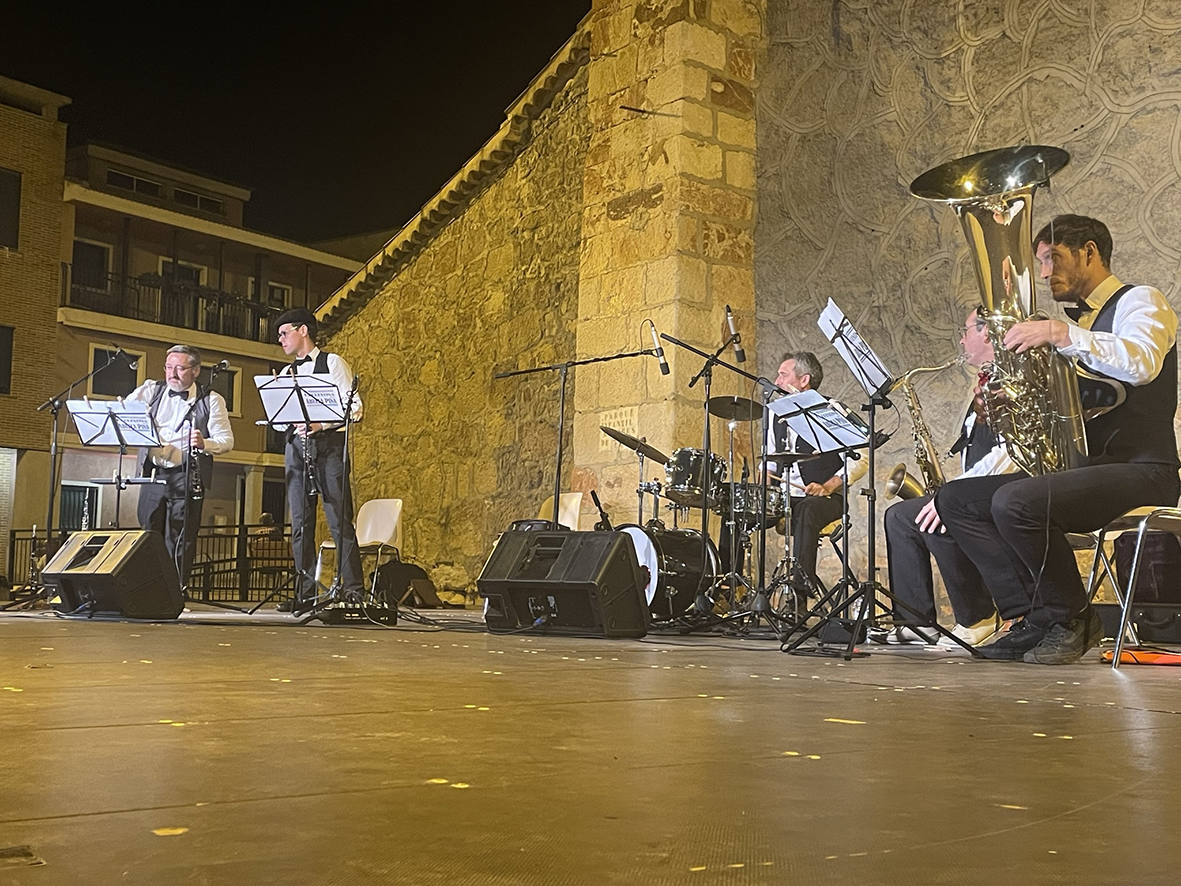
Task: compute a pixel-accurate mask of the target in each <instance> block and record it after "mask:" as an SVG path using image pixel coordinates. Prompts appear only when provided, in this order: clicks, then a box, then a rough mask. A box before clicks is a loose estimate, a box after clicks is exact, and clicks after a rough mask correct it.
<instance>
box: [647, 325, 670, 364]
mask: <svg viewBox="0 0 1181 886" xmlns="http://www.w3.org/2000/svg"><path fill="white" fill-rule="evenodd" d="M648 322H649V326H648V330H649V331H650V332H651V333H652V347H654V348H655V349H656V359H657V360H659V361H660V374H661V375H668V371H669V370H668V361H667V360H665V359H664V348H662V347H661V346H660V338H659V337H658V336H657V335H656V324H655V323H652V321H648Z"/></svg>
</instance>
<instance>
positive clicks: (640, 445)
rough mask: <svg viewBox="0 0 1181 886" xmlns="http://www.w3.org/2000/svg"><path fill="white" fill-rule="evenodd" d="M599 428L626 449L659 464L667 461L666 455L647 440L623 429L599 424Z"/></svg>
mask: <svg viewBox="0 0 1181 886" xmlns="http://www.w3.org/2000/svg"><path fill="white" fill-rule="evenodd" d="M599 430H600V431H602V432H603V433H604V434H606V435H607V436H608V437H610V438H611V439H612V440H614V441H615V442H616V443H622V444H623V445H624V446H626V447H627V448H628V449H631V450H633V451H635V452H638V453H639V454H640V455H642V456H644V458H650V459H652V461H656V462H660V464H666V463H667V462H668V456H667V455H665V454H664V453H663V452H661V451H660V450H659V449H657V448H656V447H655V446H653V445H652V444H651V443H649V442H648V441H647V440H644V439H642V438H637V437H633V436H632V435H631V434H625V433H624V432H623V431H617V430H616V429H615V428H609V427H607V426H606V425H599Z"/></svg>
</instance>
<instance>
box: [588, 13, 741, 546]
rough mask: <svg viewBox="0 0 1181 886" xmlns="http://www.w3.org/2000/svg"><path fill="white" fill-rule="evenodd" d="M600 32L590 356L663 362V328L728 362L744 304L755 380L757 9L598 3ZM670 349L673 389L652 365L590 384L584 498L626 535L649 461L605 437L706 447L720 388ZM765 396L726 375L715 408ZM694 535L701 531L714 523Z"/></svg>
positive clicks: (595, 53) (601, 373) (603, 374)
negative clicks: (706, 419) (730, 326)
mask: <svg viewBox="0 0 1181 886" xmlns="http://www.w3.org/2000/svg"><path fill="white" fill-rule="evenodd" d="M590 29H591V59H592V62H591V68H590V82H589V99H588V112H589V115H590V121H591V127H592V135H591V147H590V152H589V154H588V157H587V165H586V179H585V182H586V184H585V189H584V197H585V201H584V204H583V207H582V212H583V247H582V260H581V274H580V279H579V286H580V294H579V311H578V319H579V323H578V353H579V356H595V355H600V354H604V353H611V352H612V351H615V350H623V349H626V347H627V346H631V347H632V348H636V347H651V339H650V337H649V333H648V332H647V331H646V330H645V328H644V322H645V320H647V319H651V320H652V321H654V322H655V324H656V326H657V327H658V328H659V330H660V331H661V332H662V333H665V334H671V335H673V336H674V337H676V338H678V339H680V340H681V341H684V342H687V343H688V344H690V345H692V346H694V347H696V348H698V349H699V350H702V351H705V352H706V353H712V352H713V351H714V350H715V349H716V348H717V347H718V346H719V345H720V344H721V343H722V342H724V341H725V340H726V338H727V333H726V322H725V307H726V305H727V304H729V305H730V306H731V307H732V309H733V311H734V313H735V315H736V317H737V323H738V328H739V331H740V333H741V334H742V335H743V336H744V345H745V349H746V351H747V353H748V354H749V355H750V362H749V363H748V364H747V366H748V367H752V366H753V365H754V355H755V350H756V348H755V344H756V342H755V336H754V323H753V319H754V305H755V299H754V295H755V287H754V274H753V252H754V231H755V192H754V186H755V178H754V151H755V120H754V93H755V84H756V59H757V58H758V55H759V53H760V50H761V40H762V18H761V15H760V14H759V10H758V7H757V4H753V3H749V2H744V0H713V2H710V3H705V2H702V0H639V2H636V0H597V2H595V3H594V6H593V10H592V14H591V19H590ZM663 347H664V349H665V351H666V354H667V358H668V362H669V364H670V366H671V374H670V375H668V376H664V375H661V374H660V371H659V367H658V365H657V363H656V361H654V360H651V359H645V360H643V361H637V362H629V363H627V364H622V363H604V364H599V365H597V366H596V367H588V368H586V369H581V370H579V376H578V386H577V409H578V414H577V417H576V419H575V437H576V445H575V456H576V460H577V463H578V466H579V471H578V473H577V475H576V476H575V477H574V484H575V487H576V488H578V489H590V488H597V489H598V491H599V494H600V495H601V496H602V497H603V499H604V500H605V501H606V502H607V503H608V508H609V509H610V510H611V511H612V513H613V515H614V517H615V522H616V523H620V522H625V521H627V522H630V521H633V520H634V519H635V518H636V510H637V501H636V494H635V489H636V483H637V480H638V473H637V462H636V458H635V455H634V454H633V453H632V452H631V451H630V450H627V449H625V448H623V447H621V446H618V445H616V444H615V443H613V442H612V441H611V440H610V439H609V438H607V437H606V436H605V435H604V434H603V433H602V432H601V431H600V427H601V426H603V425H607V426H611V427H616V428H620V429H623V430H625V431H627V432H628V433H630V434H632V435H634V436H644V437H646V438H647V439H648V442H650V443H652V444H654V445H655V446H657V447H658V448H659V449H660V450H661V451H663V452H664V453H665V454H666V455H670V454H672V452H673V451H675V450H676V449H677V448H679V447H688V448H700V447H701V446H702V436H703V419H702V414H703V409H702V401H701V397H702V394H703V390H704V385H703V384H699V385H696V386H695V387H692V388H690V387H689V382H690V380H691V379H692V377H693V376H694V374H695V373H697V371H698V370H699V369H700V368H701V366H702V363H703V360H702V358H701V357H699V356H697V355H695V354H693V353H691V352H688V351H685V350H682V349H681V348H679V347H677V346H675V345H672V344H669V343H663ZM731 356H732V354H731V353H730V352H729V351H728V352H727V357H728V358H729V357H731ZM749 388H750V383H749V382H748V381H746V380H744V379H743V378H742V377H741V376H738V375H736V374H734V373H732V372H730V371H728V370H725V369H719V370H717V371H716V372H715V373H714V377H713V394H714V395H715V396H716V395H721V394H749ZM711 426H712V427H711V430H712V434H713V438H712V441H711V448H713V449H714V450H715V451H716V450H719V449H725V448H726V446H727V440H726V437H725V432H726V423H725V422H724V421H722V420H720V419H716V418H715V419H713V420H712V421H711ZM747 427H748V426H747V425H742V426H741V427H740V435H739V437H738V440H737V443H736V445H737V448H738V451H739V452H740V453H741V452H746V451H748V449H749V443H748V438H747V437H746V436H745V434H744V433H742V432H744V431H745V430H746V428H747ZM646 467H647V470H646V471H645V475H646V478H647V479H653V478H657V479H661V480H663V479H664V471H663V469H662V467H661V466H660V465H655V464H651V463H648V464H647V466H646ZM650 514H651V511H648V514H647V515H650ZM664 516H665V518H666V521H667V522H668V523H669V524H670V525H671V523H672V520H671V517H670V516H669V515H668V514H667V513H666V514H665V515H664ZM690 520H691V522H692V525H694V526H697V525H699V522H698V521H699V520H700V514H699V513H695V514H693V515H691V517H690Z"/></svg>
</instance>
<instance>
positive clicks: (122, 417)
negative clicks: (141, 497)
mask: <svg viewBox="0 0 1181 886" xmlns="http://www.w3.org/2000/svg"><path fill="white" fill-rule="evenodd" d="M66 410H67V411H68V412H69V413H70V417H71V418H73V419H74V427H76V428H77V429H78V439H79V440H81V441H82V445H83V446H118V447H119V464H118V467H116V469H115V476H114V477H111V478H107V477H92V478H91V480H90V482H91V483H102V484H112V485H114V487H115V528H116V529H118V528H119V514H120V511H121V502H122V497H123V490H124V489H126V488H127V487H128V486H129V485H131V484H141V483H163V482H164V481H163V480H157V479H156V478H155V476H152V477H135V476H132V477H125V476H123V458H124V456H125V455H126V454H127V447H128V446H135V447H137V448H138V447H148V448H151V447H155V446H159V445H161V444H160V435H159V433H158V432H157V430H156V423H155V422H154V421H153V420H152V416H151V413H150V412H149V411H148V404H147V403H146V402H144V401H143V400H124V399H123V398H119V399H118V400H99V401H92V400H91V399H90V398H89V397H86V398H83V399H81V400H67V401H66Z"/></svg>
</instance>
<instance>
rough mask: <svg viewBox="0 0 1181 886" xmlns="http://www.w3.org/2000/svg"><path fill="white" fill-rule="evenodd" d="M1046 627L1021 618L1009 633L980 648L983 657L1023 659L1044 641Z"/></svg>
mask: <svg viewBox="0 0 1181 886" xmlns="http://www.w3.org/2000/svg"><path fill="white" fill-rule="evenodd" d="M1045 636H1046V629H1045V628H1039V627H1037V626H1036V625H1032V624H1030V623H1029V622H1028V621H1027V620H1026V619H1024V618H1021V619H1018V620H1017V621H1015V622H1013V626H1012V627H1011V628H1009V632H1008V633H1007V634H1003V635H1002V636H1000V637H999V638H997V639H996V640H993V641H992V642H991V643H989V644H988V645H987V646H981V647H979V648H978V650H977V651H978V652H979V653H980V657H981V658H987V659H989V660H991V661H1021V660H1022V659H1023V658H1024V657H1025V653H1027V652H1028V651H1029V650H1030V649H1033V647H1034V646H1037V644H1038V643H1040V642H1042V638H1043V637H1045Z"/></svg>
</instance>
